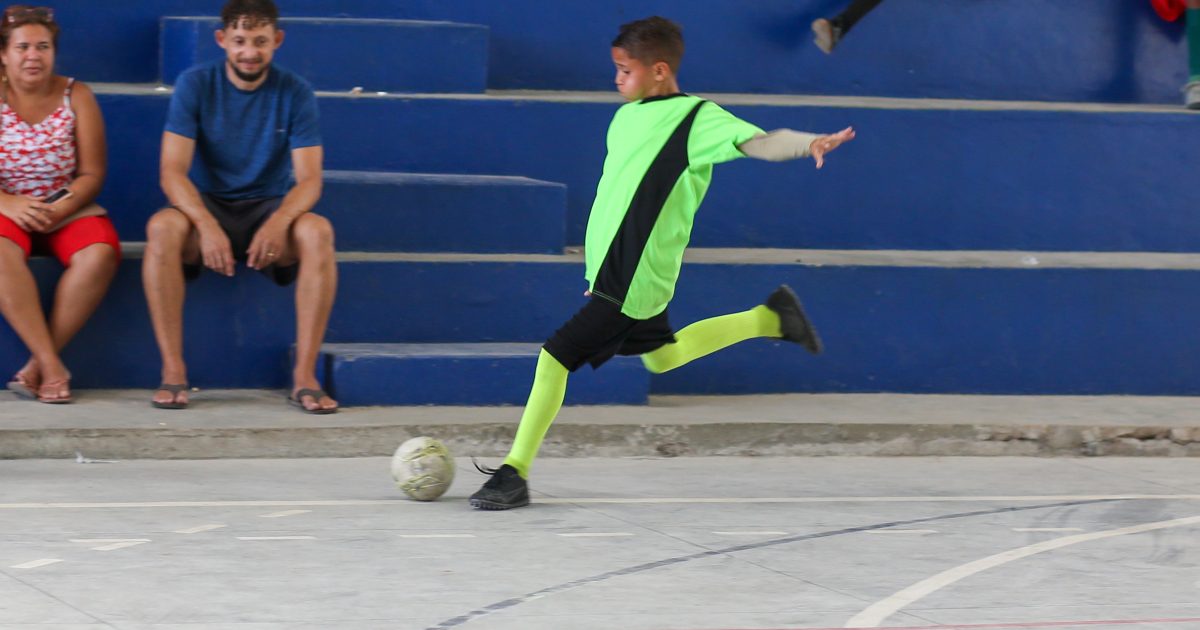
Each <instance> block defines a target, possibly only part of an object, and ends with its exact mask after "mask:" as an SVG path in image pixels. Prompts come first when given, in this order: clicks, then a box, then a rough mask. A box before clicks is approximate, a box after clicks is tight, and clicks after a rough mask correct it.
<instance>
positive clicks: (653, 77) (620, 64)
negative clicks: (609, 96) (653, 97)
mask: <svg viewBox="0 0 1200 630" xmlns="http://www.w3.org/2000/svg"><path fill="white" fill-rule="evenodd" d="M612 60H613V65H614V66H616V67H617V77H616V81H615V82H616V84H617V91H618V92H620V93H621V96H624V97H625V100H628V101H640V100H642V99H643V98H646V96H647V95H649V94H650V93H651V92H652V91H653V90H654V88H655V87H657V86H658V85H659V83H661V82H662V80H663V76H662V67H665V66H666V65H667V64H665V63H662V62H659V63H656V64H654V65H652V66H648V65H646V64H644V63H642V62H641V61H638V60H637V59H634V58H633V57H631V56H629V52H628V51H626V50H625V49H624V48H613V49H612Z"/></svg>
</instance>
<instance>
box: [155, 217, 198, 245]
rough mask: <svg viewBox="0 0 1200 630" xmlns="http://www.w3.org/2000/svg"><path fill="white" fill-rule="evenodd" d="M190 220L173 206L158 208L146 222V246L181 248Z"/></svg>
mask: <svg viewBox="0 0 1200 630" xmlns="http://www.w3.org/2000/svg"><path fill="white" fill-rule="evenodd" d="M191 229H192V222H191V221H190V220H189V219H188V218H187V217H186V216H184V214H183V213H182V212H180V211H178V210H175V209H174V208H166V209H164V210H159V211H158V212H156V213H155V214H154V216H152V217H150V220H149V221H148V222H147V223H146V245H147V246H148V247H174V248H182V246H183V243H184V241H185V240H186V239H187V236H188V233H189V232H190V231H191Z"/></svg>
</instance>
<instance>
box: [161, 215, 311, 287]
mask: <svg viewBox="0 0 1200 630" xmlns="http://www.w3.org/2000/svg"><path fill="white" fill-rule="evenodd" d="M200 198H201V199H202V200H203V201H204V207H205V208H208V211H209V212H210V213H211V214H212V215H213V218H215V219H216V220H217V223H219V224H220V225H221V229H222V230H224V232H225V235H226V236H228V237H229V245H230V247H231V248H232V249H233V258H234V259H235V260H236V261H238V262H239V263H244V262H246V259H247V257H248V256H247V254H246V250H247V249H250V242H251V241H253V240H254V234H255V232H258V228H260V227H262V224H263V223H264V222H265V221H266V220H267V219H269V218H270V217H271V215H272V214H274V213H275V211H276V210H278V209H279V205H280V204H281V203H283V197H267V198H264V199H221V198H219V197H214V196H212V195H210V194H208V193H200ZM203 270H204V264H203V263H200V264H196V265H184V266H183V277H184V278H186V279H187V280H188V281H192V280H195V279H196V278H199V277H200V272H201V271H203ZM259 271H260V272H262V273H263V274H266V276H267V277H268V278H270V279H271V280H273V281H274V282H275V284H277V285H279V286H281V287H286V286H287V285H289V284H291V283H293V282H295V281H296V276H297V275H298V274H299V273H300V263H295V264H292V265H288V266H286V267H280V266H278V265H267V266H266V267H263V268H262V269H260V270H259Z"/></svg>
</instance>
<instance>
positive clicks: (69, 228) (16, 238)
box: [0, 215, 121, 267]
mask: <svg viewBox="0 0 1200 630" xmlns="http://www.w3.org/2000/svg"><path fill="white" fill-rule="evenodd" d="M0 237H4V238H6V239H8V240H10V241H12V242H14V243H16V244H17V245H18V246H19V247H20V248H21V249H22V250H24V251H25V257H26V258H28V257H29V256H30V255H32V254H33V253H35V252H36V253H38V254H42V253H49V254H53V255H54V257H55V258H57V259H58V262H60V263H62V265H63V266H64V267H68V266H70V264H71V256H74V255H75V252H77V251H79V250H81V249H83V248H85V247H87V246H89V245H95V244H96V243H104V244H106V245H109V246H111V247H112V248H113V251H115V252H116V253H117V260H120V259H121V242H120V240H118V238H117V229H116V228H115V227H113V224H112V221H110V220H109V218H108V217H107V216H103V215H101V216H98V217H84V218H82V219H76V220H74V221H72V222H70V223H68V224H66V225H64V226H63V227H61V228H59V229H57V230H55V231H53V232H51V233H49V234H41V233H38V232H34V233H32V234H30V233H29V232H26V231H25V230H22V229H21V226H19V225H17V224H16V223H14V222H13V220H12V219H10V218H8V217H6V216H3V215H0Z"/></svg>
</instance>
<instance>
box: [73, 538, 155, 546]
mask: <svg viewBox="0 0 1200 630" xmlns="http://www.w3.org/2000/svg"><path fill="white" fill-rule="evenodd" d="M70 541H71V542H73V543H81V544H84V545H104V544H108V543H124V542H150V539H149V538H71V539H70Z"/></svg>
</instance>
